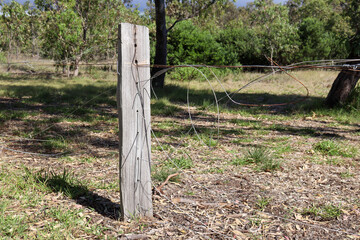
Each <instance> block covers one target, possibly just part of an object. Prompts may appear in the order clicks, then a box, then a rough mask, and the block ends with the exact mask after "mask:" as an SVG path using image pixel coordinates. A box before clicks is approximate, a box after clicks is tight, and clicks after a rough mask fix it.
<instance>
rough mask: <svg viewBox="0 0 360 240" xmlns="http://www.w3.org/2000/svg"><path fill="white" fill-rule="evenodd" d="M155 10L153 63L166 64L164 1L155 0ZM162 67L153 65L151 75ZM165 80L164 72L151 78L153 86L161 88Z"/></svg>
mask: <svg viewBox="0 0 360 240" xmlns="http://www.w3.org/2000/svg"><path fill="white" fill-rule="evenodd" d="M155 11H156V52H155V60H154V64H155V65H166V64H167V62H166V56H167V30H166V19H165V1H164V0H155ZM162 69H164V68H162V67H154V68H153V69H152V70H151V75H152V76H154V75H155V74H156V73H157V72H158V71H161V70H162ZM164 82H165V73H163V74H161V75H160V76H157V77H155V78H154V79H153V80H152V85H153V87H159V88H163V87H164Z"/></svg>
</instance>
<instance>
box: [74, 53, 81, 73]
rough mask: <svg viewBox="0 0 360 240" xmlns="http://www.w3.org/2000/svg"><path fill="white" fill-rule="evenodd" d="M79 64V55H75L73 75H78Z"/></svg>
mask: <svg viewBox="0 0 360 240" xmlns="http://www.w3.org/2000/svg"><path fill="white" fill-rule="evenodd" d="M79 64H80V57H75V61H74V75H73V76H74V77H77V76H79Z"/></svg>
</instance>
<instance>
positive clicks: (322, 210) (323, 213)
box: [301, 204, 341, 221]
mask: <svg viewBox="0 0 360 240" xmlns="http://www.w3.org/2000/svg"><path fill="white" fill-rule="evenodd" d="M301 214H302V215H308V216H312V217H314V218H315V219H318V220H321V221H329V220H334V219H336V218H338V217H339V216H340V215H341V209H340V207H337V206H334V205H331V204H330V205H322V206H315V205H313V206H311V207H310V208H305V209H304V210H303V211H302V213H301Z"/></svg>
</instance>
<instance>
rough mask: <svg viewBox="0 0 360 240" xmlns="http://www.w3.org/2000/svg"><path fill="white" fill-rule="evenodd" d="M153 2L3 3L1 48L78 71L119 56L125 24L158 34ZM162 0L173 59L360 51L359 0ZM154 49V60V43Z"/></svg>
mask: <svg viewBox="0 0 360 240" xmlns="http://www.w3.org/2000/svg"><path fill="white" fill-rule="evenodd" d="M151 2H152V3H151V4H150V5H149V10H148V11H145V12H143V13H140V11H139V10H138V9H136V8H129V7H128V6H130V5H131V1H130V0H127V1H121V0H81V1H80V0H35V6H32V5H31V4H30V3H29V2H27V3H25V4H19V3H17V2H15V1H12V2H7V3H5V2H3V1H0V7H1V18H0V35H1V38H0V49H1V52H0V53H1V55H2V56H17V55H19V54H29V55H33V56H34V55H41V56H42V57H46V58H51V59H53V60H55V61H56V62H57V63H58V64H63V66H64V70H65V72H67V73H69V70H71V69H72V70H73V72H74V74H75V72H76V69H78V68H77V65H78V64H79V62H81V61H85V62H88V61H99V60H101V61H106V60H115V59H116V44H117V29H118V24H119V23H120V22H130V23H136V24H142V25H147V26H149V28H150V34H151V36H152V40H155V32H156V28H155V11H154V8H153V3H154V2H153V1H151ZM164 2H165V3H166V5H165V6H166V25H165V28H166V32H165V34H166V35H167V36H165V37H166V42H167V41H168V43H169V46H168V50H169V56H168V60H169V64H208V65H237V64H269V61H268V59H267V57H270V58H272V59H273V60H274V61H275V62H277V63H278V64H291V63H293V62H298V61H304V60H315V59H331V58H346V57H347V56H349V54H350V53H351V54H350V55H352V56H354V57H355V56H359V54H360V37H359V36H360V27H359V26H360V25H359V22H360V7H359V2H358V1H357V0H346V1H345V0H288V1H287V3H286V4H276V3H274V1H273V0H255V1H253V2H252V3H250V4H248V5H247V6H246V7H236V6H235V5H234V3H233V1H230V0H229V1H227V0H226V1H225V0H223V1H213V0H199V1H189V0H167V1H165V0H164ZM160 46H161V45H160ZM151 53H152V62H154V57H155V44H152V51H151ZM3 58H4V57H3ZM68 67H70V68H71V69H70V68H69V69H68Z"/></svg>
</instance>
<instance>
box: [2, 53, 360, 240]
mask: <svg viewBox="0 0 360 240" xmlns="http://www.w3.org/2000/svg"><path fill="white" fill-rule="evenodd" d="M329 61H330V60H329ZM349 61H350V62H351V61H355V60H349ZM331 62H334V60H331ZM337 62H338V63H345V62H347V61H346V60H338V61H337ZM304 66H305V65H298V66H297V67H295V66H294V67H288V66H284V67H282V66H268V67H267V68H275V69H276V72H286V71H289V70H293V69H299V68H306V67H304ZM133 67H134V68H133V70H134V71H135V72H136V71H137V68H138V67H146V66H142V65H136V66H133ZM147 67H149V66H147ZM163 67H165V66H163ZM176 67H190V68H194V69H195V70H196V71H199V72H200V74H201V75H202V76H203V77H204V79H205V80H206V81H207V82H208V84H209V87H210V88H211V92H212V94H213V97H214V104H215V105H216V109H217V112H216V116H217V117H216V123H215V125H217V132H218V134H217V135H218V137H219V129H220V124H219V118H220V116H219V115H220V110H219V102H220V101H222V100H223V99H227V100H228V101H231V102H233V103H235V104H238V105H241V103H239V102H237V101H235V100H233V99H232V97H231V96H232V95H233V94H234V93H237V92H239V91H241V90H243V89H245V88H246V87H248V86H250V85H251V84H253V83H255V82H259V81H261V80H264V79H265V78H266V77H267V76H270V75H272V74H274V73H269V74H267V75H265V77H259V78H257V79H254V80H252V81H251V82H250V83H249V84H246V85H245V86H243V87H242V88H240V89H238V90H237V91H236V92H232V93H228V92H227V91H226V89H225V87H224V86H223V85H222V82H221V80H220V79H219V78H218V77H217V76H216V74H215V73H214V72H213V71H211V73H212V74H213V76H214V78H215V79H216V81H217V82H218V83H219V84H220V85H221V87H222V89H223V90H224V93H225V94H226V96H225V97H223V98H218V97H217V95H216V92H215V90H214V88H213V86H212V85H211V81H210V80H209V79H208V78H207V77H206V75H205V74H204V73H203V72H202V71H201V69H200V68H204V67H205V68H212V67H215V68H217V67H218V66H204V65H181V66H176ZM239 67H244V66H239ZM249 67H254V66H249ZM257 67H261V66H257ZM358 67H359V64H355V65H347V64H342V66H341V67H339V66H336V68H335V66H334V65H332V66H326V65H322V66H312V67H311V68H324V69H329V68H331V69H349V70H350V71H358V70H357V68H358ZM173 68H174V67H169V66H168V67H167V68H166V69H164V70H162V71H160V72H159V73H157V74H155V75H154V76H153V77H152V78H150V79H145V80H141V79H140V81H141V82H150V81H151V80H152V79H153V78H155V77H157V76H159V75H160V74H164V73H165V72H167V71H168V70H171V69H173ZM309 68H310V67H309ZM117 73H118V74H119V72H117ZM295 80H296V79H295ZM302 85H303V87H304V88H305V89H306V90H307V96H308V95H309V90H308V89H307V88H306V86H305V85H304V84H302ZM111 90H112V88H111V89H109V90H107V91H106V92H102V93H100V94H98V95H96V96H95V97H93V98H92V99H90V100H88V101H86V102H85V103H84V104H82V105H81V106H78V107H77V108H76V109H74V110H72V111H71V112H68V113H66V115H67V116H70V115H72V114H74V113H75V112H76V111H77V110H78V109H80V108H81V107H84V106H85V105H86V104H89V103H91V102H92V101H94V100H95V99H97V98H100V97H101V96H102V95H104V94H107V93H109V92H110V91H111ZM152 90H153V91H154V92H156V91H155V90H154V89H152ZM138 91H139V90H138ZM138 94H142V93H139V92H138ZM186 99H187V111H188V120H189V122H190V125H191V127H190V129H189V130H188V131H187V132H186V133H185V135H184V137H183V139H184V138H185V136H186V135H188V134H189V133H190V132H191V131H194V133H195V135H196V137H197V138H198V139H199V140H200V142H201V143H202V144H203V145H205V146H208V145H207V144H206V143H205V142H204V141H203V139H202V138H201V136H199V134H198V132H197V130H196V129H197V127H196V125H195V123H194V121H193V117H192V112H191V107H190V97H189V90H188V91H187V97H186ZM295 103H297V102H291V103H290V104H295ZM252 106H258V105H252ZM262 106H270V105H262ZM140 117H141V118H144V115H143V114H142V113H141V114H140ZM143 120H144V119H143ZM54 126H55V124H52V125H50V126H48V127H46V128H43V129H42V130H41V131H40V132H37V133H36V134H34V135H32V136H31V137H30V138H17V140H8V141H2V142H1V144H4V145H0V148H1V151H3V150H7V151H11V152H14V153H22V154H29V155H38V156H42V157H50V156H51V157H57V156H61V155H64V154H67V153H68V152H64V153H57V154H41V153H31V152H26V151H19V150H16V149H11V148H8V147H6V146H5V144H6V143H9V142H15V141H21V140H26V141H46V140H42V139H35V137H36V136H39V135H41V133H43V132H46V131H47V130H49V129H50V128H52V127H54ZM149 127H150V126H149ZM151 131H152V136H153V138H154V140H155V142H156V144H158V145H159V146H160V148H161V149H162V151H163V152H164V154H165V155H166V160H168V161H170V162H172V164H173V165H174V166H175V167H176V168H177V170H178V171H179V172H181V174H183V175H184V176H187V177H188V178H189V179H191V181H192V182H193V183H194V184H196V185H198V186H199V187H200V188H202V189H203V190H205V191H206V192H208V193H210V194H212V195H213V196H221V198H222V199H223V201H224V202H226V201H229V199H230V198H229V197H228V195H229V193H227V192H225V191H223V190H220V192H221V194H220V195H219V192H215V191H214V190H212V189H210V188H208V187H207V186H205V185H204V184H202V183H201V182H199V181H197V180H196V178H195V177H194V176H193V175H192V174H190V173H188V172H187V171H184V169H182V168H181V167H180V166H178V165H177V164H176V162H175V161H174V158H173V156H171V153H169V152H168V151H167V150H166V149H165V148H164V146H163V145H162V144H161V141H160V140H159V139H158V138H157V137H156V134H155V132H154V131H153V130H152V129H151ZM183 139H182V140H183ZM182 140H180V141H179V143H178V146H179V145H180V144H181V141H182ZM147 144H150V143H147ZM208 147H209V149H211V146H208ZM175 148H177V147H175ZM184 156H185V157H189V158H191V153H187V152H185V151H184ZM140 160H141V159H140ZM120 168H121V166H120ZM153 188H154V189H156V186H155V185H153ZM156 193H157V194H159V195H160V196H161V197H162V198H164V199H166V200H167V201H168V202H169V204H171V206H173V208H174V209H176V210H178V211H181V212H182V214H184V215H186V216H188V217H189V218H190V219H191V220H192V223H193V224H195V225H197V226H201V227H202V228H204V229H205V231H210V232H211V233H212V234H215V235H217V236H219V237H222V238H226V239H234V236H233V235H232V234H230V233H226V232H219V231H218V230H215V229H213V228H211V227H210V226H209V225H208V224H207V223H205V222H204V221H201V220H199V219H198V217H196V216H195V215H196V210H193V211H191V212H190V213H189V212H185V211H183V209H182V208H180V207H179V206H178V205H177V204H176V203H174V201H173V200H172V199H171V198H170V197H168V196H166V195H165V194H163V193H162V192H160V191H157V192H156ZM231 204H233V205H234V206H238V207H239V210H240V211H241V208H246V209H249V210H251V211H255V212H257V213H262V214H266V215H268V216H270V217H272V218H276V219H279V220H283V221H287V222H292V223H296V224H300V225H303V226H307V227H310V228H315V229H322V230H325V231H329V232H336V233H340V234H348V235H352V236H356V237H360V235H359V234H357V233H355V232H352V231H350V230H348V229H335V228H327V227H324V226H320V225H317V224H312V223H307V222H304V221H298V220H294V219H290V218H284V217H282V216H277V215H274V214H271V213H267V212H263V211H260V210H257V209H254V208H251V207H250V206H248V205H245V204H242V203H239V202H231ZM207 217H208V220H209V219H210V218H211V216H207ZM209 221H210V220H209ZM175 224H176V225H180V226H182V227H184V228H185V229H189V230H191V231H193V232H195V233H197V234H200V235H202V236H203V237H204V238H208V239H211V237H208V236H206V234H204V233H202V232H199V231H197V230H194V229H191V228H189V227H188V226H186V225H184V224H179V223H175ZM205 233H206V232H205Z"/></svg>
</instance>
